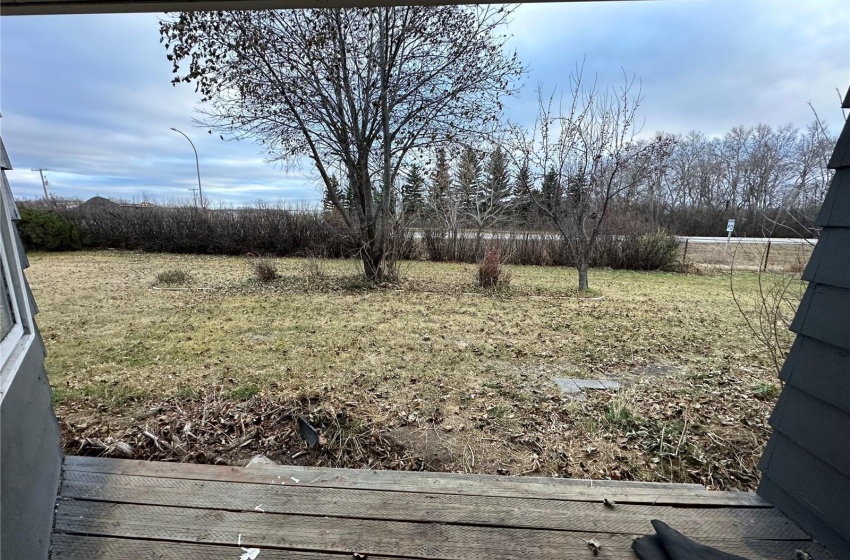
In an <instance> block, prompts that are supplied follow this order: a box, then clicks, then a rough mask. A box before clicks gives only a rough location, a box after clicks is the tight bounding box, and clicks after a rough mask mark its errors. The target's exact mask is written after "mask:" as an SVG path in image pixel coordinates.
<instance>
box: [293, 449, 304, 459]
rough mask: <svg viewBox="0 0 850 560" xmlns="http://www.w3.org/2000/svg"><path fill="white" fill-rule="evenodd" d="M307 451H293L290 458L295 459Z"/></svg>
mask: <svg viewBox="0 0 850 560" xmlns="http://www.w3.org/2000/svg"><path fill="white" fill-rule="evenodd" d="M307 453H308V451H299V452H298V453H293V454H292V457H291V458H292V459H297V458H298V457H303V456H304V455H306V454H307Z"/></svg>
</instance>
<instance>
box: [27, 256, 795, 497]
mask: <svg viewBox="0 0 850 560" xmlns="http://www.w3.org/2000/svg"><path fill="white" fill-rule="evenodd" d="M30 260H31V263H32V266H31V268H30V269H29V270H28V271H27V275H28V277H29V279H30V282H31V285H32V287H33V291H34V293H35V296H36V300H37V301H38V304H39V308H40V313H39V315H38V323H39V326H40V329H41V333H42V335H43V338H44V340H45V343H46V345H47V349H48V358H47V369H48V373H49V376H50V380H51V383H52V385H53V386H54V399H55V401H56V405H57V413H58V414H59V416H60V419H61V423H62V427H63V442H64V445H65V447H66V450H68V451H69V452H73V453H90V454H110V455H116V456H132V457H153V458H160V459H170V460H183V461H198V462H219V463H239V462H240V461H244V460H245V459H246V458H247V457H249V456H251V455H253V454H256V453H258V452H263V453H266V454H267V455H269V456H270V457H272V458H273V459H276V460H279V461H282V462H287V463H298V464H317V465H340V466H356V467H360V466H367V465H368V466H372V467H381V468H399V469H422V468H424V469H429V470H456V471H467V472H488V473H503V474H529V473H535V474H540V475H547V476H572V477H593V478H608V477H610V478H615V479H637V480H667V481H677V482H683V481H696V482H701V483H703V484H705V485H707V486H710V487H716V488H753V487H754V486H755V484H756V483H757V477H758V473H757V469H756V463H757V461H758V457H759V455H760V453H761V450H762V447H763V445H764V444H765V443H766V441H767V438H768V436H769V427H768V426H767V419H768V416H769V414H770V411H771V409H772V406H773V404H774V401H775V397H776V395H777V394H778V381H776V379H775V371H773V370H772V369H771V367H772V366H771V365H770V362H769V359H768V357H767V354H766V353H765V352H764V350H763V349H762V348H760V347H759V346H758V344H757V343H755V342H754V341H753V337H752V334H751V333H750V332H749V331H748V330H747V329H746V327H745V324H744V322H743V321H742V319H741V317H740V314H739V312H738V311H737V309H736V307H735V305H734V303H733V301H732V299H731V296H730V290H729V277H728V275H726V276H723V275H682V274H668V273H634V272H623V271H616V272H615V271H602V270H593V271H591V275H590V282H591V286H592V287H593V288H594V289H595V290H597V291H598V293H599V294H601V296H602V297H601V298H596V299H593V300H587V299H577V298H575V297H574V296H575V293H574V291H573V286H574V285H575V283H576V276H575V272H574V271H573V270H568V269H559V268H538V267H511V269H510V270H511V273H512V282H511V287H510V289H509V290H508V291H507V292H504V293H500V294H495V295H494V294H488V293H485V292H482V291H480V290H479V289H477V288H476V287H475V282H474V279H475V273H476V269H475V267H474V266H471V265H452V264H433V263H418V262H417V263H405V264H404V265H403V266H402V273H403V276H404V279H403V280H402V281H401V282H400V283H399V284H398V285H395V286H393V287H391V288H382V289H374V290H369V289H364V288H363V287H362V286H361V284H360V282H359V280H358V279H357V273H358V270H359V269H358V268H357V267H356V265H355V264H354V263H351V262H344V261H317V260H306V259H281V260H277V261H275V262H276V265H277V268H278V271H279V272H280V274H281V276H280V278H279V279H278V280H276V281H274V282H273V283H271V284H265V285H264V284H260V283H259V282H257V281H256V280H254V279H253V276H252V268H251V262H250V261H249V260H248V259H246V258H228V257H205V256H177V255H152V254H137V253H125V252H117V251H106V252H81V253H64V254H34V255H31V258H30ZM169 270H182V271H185V272H188V273H189V275H190V277H191V280H190V281H189V282H188V283H187V284H185V285H183V286H180V287H179V288H180V289H162V286H159V287H157V288H155V287H153V284H154V283H155V279H156V277H157V275H158V274H159V273H161V272H164V271H169ZM735 282H736V289H737V290H739V291H740V293H743V294H745V295H747V297H751V296H752V295H753V294H755V291H756V277H755V275H752V274H746V273H745V274H739V275H737V276H736V278H735ZM183 288H189V289H183ZM789 341H790V338H789ZM555 376H559V377H572V378H587V379H597V378H603V379H615V380H619V381H620V382H622V383H623V384H624V389H623V390H621V391H620V392H619V393H615V392H607V391H585V392H584V396H585V398H584V399H583V400H579V399H576V398H574V397H572V396H569V395H562V394H561V393H560V392H559V390H558V388H557V387H556V385H555V384H554V382H553V381H552V379H553V377H555ZM297 416H304V417H306V418H308V419H309V420H310V421H311V422H312V423H313V424H314V425H315V426H317V427H318V428H319V429H320V432H321V438H322V439H321V443H320V446H319V448H318V449H314V450H312V451H310V452H305V451H303V450H304V446H303V444H302V443H301V441H300V439H299V438H298V435H297V428H296V427H295V419H296V417H297Z"/></svg>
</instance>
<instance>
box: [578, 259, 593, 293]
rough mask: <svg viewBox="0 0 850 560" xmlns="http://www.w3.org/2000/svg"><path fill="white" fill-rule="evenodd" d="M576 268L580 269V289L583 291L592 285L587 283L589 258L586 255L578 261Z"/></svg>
mask: <svg viewBox="0 0 850 560" xmlns="http://www.w3.org/2000/svg"><path fill="white" fill-rule="evenodd" d="M576 270H578V291H580V292H583V291H585V290H587V289H588V288H589V287H590V286H589V284H588V283H587V260H586V259H585V258H584V257H581V258H580V259H579V260H578V262H577V263H576Z"/></svg>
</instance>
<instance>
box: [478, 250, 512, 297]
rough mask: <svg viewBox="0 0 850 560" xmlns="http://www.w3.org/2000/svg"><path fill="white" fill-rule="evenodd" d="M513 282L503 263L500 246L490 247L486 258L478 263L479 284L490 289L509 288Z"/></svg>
mask: <svg viewBox="0 0 850 560" xmlns="http://www.w3.org/2000/svg"><path fill="white" fill-rule="evenodd" d="M510 283H511V274H510V272H509V271H507V270H505V268H504V266H503V265H502V254H501V251H500V250H499V247H498V246H496V247H492V248H490V249H489V250H488V251H487V253H486V254H485V255H484V260H482V261H481V264H479V265H478V286H479V287H481V288H485V289H488V290H499V289H503V288H507V287H508V286H509V285H510Z"/></svg>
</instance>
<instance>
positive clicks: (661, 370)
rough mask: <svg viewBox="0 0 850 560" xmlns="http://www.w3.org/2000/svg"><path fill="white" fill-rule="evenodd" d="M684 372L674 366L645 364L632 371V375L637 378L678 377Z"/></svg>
mask: <svg viewBox="0 0 850 560" xmlns="http://www.w3.org/2000/svg"><path fill="white" fill-rule="evenodd" d="M684 371H685V368H684V367H683V366H680V365H676V364H647V365H645V366H641V367H638V368H635V369H633V370H632V374H633V375H639V376H659V375H678V374H681V373H683V372H684Z"/></svg>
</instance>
